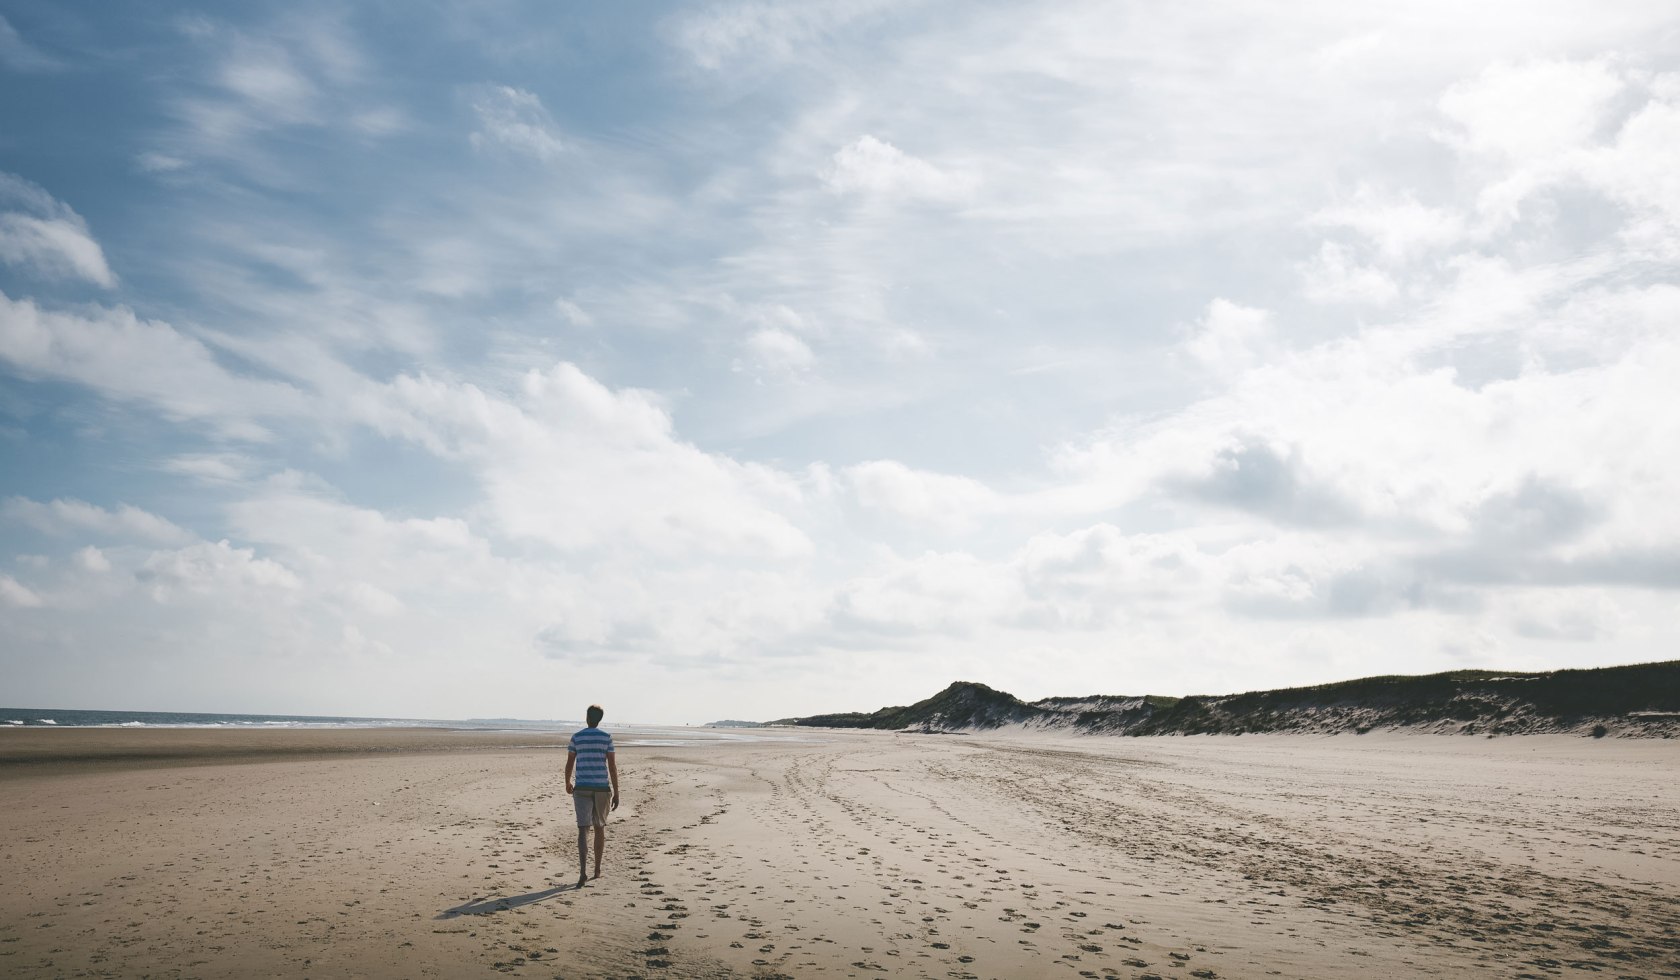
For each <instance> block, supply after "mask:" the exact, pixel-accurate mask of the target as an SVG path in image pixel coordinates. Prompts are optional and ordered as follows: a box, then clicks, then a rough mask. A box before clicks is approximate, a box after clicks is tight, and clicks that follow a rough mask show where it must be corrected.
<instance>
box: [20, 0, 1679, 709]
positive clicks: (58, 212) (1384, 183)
mask: <svg viewBox="0 0 1680 980" xmlns="http://www.w3.org/2000/svg"><path fill="white" fill-rule="evenodd" d="M1677 377H1680V7H1677V6H1676V5H1674V4H1673V3H1672V2H1669V0H1651V2H1616V0H1583V2H1565V0H1555V2H1554V0H1539V2H1536V0H1521V2H1486V3H1476V4H1464V3H1461V2H1456V0H1455V2H1451V3H1448V2H1434V0H1420V2H1417V3H1410V4H1403V5H1398V6H1397V5H1371V4H1348V3H1344V2H1339V0H1338V2H1329V0H1302V2H1296V3H1290V4H1261V3H1233V2H1209V3H1197V4H1173V3H1140V2H1108V0H1104V2H1093V3H1081V2H1076V0H1069V2H1058V3H1044V4H1035V3H1016V2H970V0H962V2H935V0H928V2H918V0H897V2H893V3H887V2H879V0H808V2H802V3H798V4H779V3H760V2H721V3H692V4H657V3H648V4H555V3H548V2H523V0H470V2H459V3H456V2H448V0H404V2H401V3H396V2H388V0H370V2H334V3H314V2H310V0H302V2H287V3H272V2H245V3H237V4H232V3H224V4H214V3H204V4H190V3H175V2H169V0H157V2H148V3H143V4H141V3H134V4H118V5H112V4H106V3H91V2H66V0H0V678H3V680H0V704H10V705H14V706H40V707H65V708H70V707H78V708H106V709H136V710H141V709H149V710H181V711H241V712H267V713H322V714H353V715H379V716H399V717H434V718H464V717H524V718H555V717H562V718H564V717H577V716H579V715H580V714H581V713H582V712H581V708H582V706H583V705H586V704H588V703H590V702H600V703H602V704H604V705H606V706H607V709H608V717H609V721H611V720H618V721H645V722H671V723H701V722H706V721H711V720H715V719H720V718H744V719H767V718H777V717H785V716H789V715H796V714H808V713H815V712H821V711H836V710H872V709H874V708H876V707H879V706H882V705H886V704H906V703H910V702H912V701H915V700H918V699H920V698H923V697H926V696H929V695H931V694H933V693H934V692H936V691H938V690H939V689H941V688H942V687H944V686H945V685H946V684H948V683H950V682H951V681H955V680H971V681H979V682H982V683H986V684H990V685H992V686H994V687H997V688H1000V689H1003V690H1007V691H1010V692H1012V693H1015V694H1017V695H1019V696H1021V697H1025V698H1029V699H1030V698H1039V697H1045V696H1050V695H1079V694H1094V693H1104V694H1143V693H1153V694H1191V693H1202V694H1219V693H1229V692H1233V691H1241V690H1253V689H1263V688H1273V687H1282V686H1290V685H1298V684H1309V683H1321V682H1327V681H1333V680H1340V679H1347V678H1352V677H1360V676H1369V675H1374V674H1388V673H1411V674H1416V673H1428V672H1434V671H1441V670H1452V669H1459V668H1487V669H1495V670H1545V669H1554V668H1560V667H1591V666H1601V665H1610V664H1622V663H1634V662H1642V661H1651V660H1662V659H1672V658H1673V657H1674V656H1676V653H1675V651H1676V649H1677V643H1676V641H1677V640H1680V615H1676V614H1677V613H1680V602H1677V599H1680V506H1676V500H1677V499H1680V451H1677V449H1680V396H1677V395H1676V393H1675V388H1674V384H1675V381H1674V379H1675V378H1677Z"/></svg>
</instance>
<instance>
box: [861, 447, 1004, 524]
mask: <svg viewBox="0 0 1680 980" xmlns="http://www.w3.org/2000/svg"><path fill="white" fill-rule="evenodd" d="M844 475H845V478H846V481H847V482H848V484H849V485H850V486H851V489H852V492H853V494H854V495H855V496H856V498H857V501H858V503H859V504H860V505H862V506H863V507H865V508H867V509H869V510H874V511H880V512H883V513H886V514H890V515H893V516H896V517H899V518H902V519H905V520H908V521H912V522H916V523H921V524H926V525H930V526H933V527H937V528H942V529H947V530H956V529H962V528H967V527H971V526H973V524H974V522H975V521H977V520H978V519H980V518H981V517H983V516H985V515H986V514H988V513H991V512H994V511H996V510H998V509H1000V508H1001V507H1003V506H1004V499H1003V498H1002V497H1001V496H1000V495H999V494H998V493H996V492H995V491H993V490H992V489H991V488H989V487H987V486H986V485H985V484H983V483H981V482H980V481H978V480H975V479H972V478H970V477H964V476H950V475H948V474H944V473H931V472H928V471H925V470H917V469H913V468H911V467H909V466H906V465H904V464H903V463H900V462H897V461H896V460H887V459H881V460H872V461H870V462H867V463H859V464H857V465H855V466H849V467H847V468H846V469H845V471H844Z"/></svg>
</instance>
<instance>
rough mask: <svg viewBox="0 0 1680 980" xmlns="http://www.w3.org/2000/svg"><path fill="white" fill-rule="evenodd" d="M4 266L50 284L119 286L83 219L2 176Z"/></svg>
mask: <svg viewBox="0 0 1680 980" xmlns="http://www.w3.org/2000/svg"><path fill="white" fill-rule="evenodd" d="M0 262H7V263H10V264H12V265H16V266H19V267H21V268H23V269H25V270H27V271H29V272H32V273H34V274H35V275H38V276H42V277H45V278H48V279H76V280H81V281H84V282H91V283H93V284H94V285H97V286H104V287H106V288H110V287H112V286H115V285H116V284H117V277H116V276H115V275H114V274H113V273H112V272H111V267H110V266H109V265H107V264H106V262H105V252H104V250H103V249H101V248H100V247H99V243H98V242H97V241H94V239H93V235H92V234H91V233H90V232H89V231H88V226H87V222H86V221H85V220H83V219H82V216H81V215H79V214H77V213H76V212H75V211H72V210H71V209H70V207H69V206H68V205H66V204H64V203H63V202H61V201H59V200H57V199H55V198H54V197H53V196H52V195H51V194H48V193H47V192H46V191H45V190H43V189H41V188H40V187H37V186H36V185H34V184H32V183H30V182H29V181H27V180H24V179H23V178H21V177H18V176H16V175H15V174H8V173H0Z"/></svg>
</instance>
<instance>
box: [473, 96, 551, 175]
mask: <svg viewBox="0 0 1680 980" xmlns="http://www.w3.org/2000/svg"><path fill="white" fill-rule="evenodd" d="M472 107H473V112H474V113H476V114H477V115H478V127H479V128H478V129H477V130H476V131H475V132H474V133H473V134H472V144H473V146H475V147H478V148H479V149H487V148H492V147H499V148H503V149H507V150H512V151H514V152H516V153H524V154H528V155H530V156H533V157H536V158H537V159H538V160H541V161H542V162H544V163H552V162H553V161H555V160H558V159H559V158H560V157H561V155H562V154H563V153H565V151H566V143H565V141H564V140H562V139H561V138H560V134H559V130H558V128H557V127H556V126H555V125H554V120H553V119H552V118H550V116H549V114H548V110H547V109H545V108H543V104H542V99H540V98H538V97H537V95H536V93H534V92H527V91H526V90H524V89H521V88H513V87H511V86H507V85H492V86H488V87H486V88H484V89H481V90H480V91H479V92H478V93H477V94H476V95H475V96H474V97H473V100H472Z"/></svg>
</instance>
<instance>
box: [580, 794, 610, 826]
mask: <svg viewBox="0 0 1680 980" xmlns="http://www.w3.org/2000/svg"><path fill="white" fill-rule="evenodd" d="M572 806H574V807H576V808H577V818H578V826H579V827H605V826H606V825H607V814H609V813H611V812H612V790H610V789H585V788H582V787H579V788H578V789H576V790H574V791H573V792H572Z"/></svg>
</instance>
